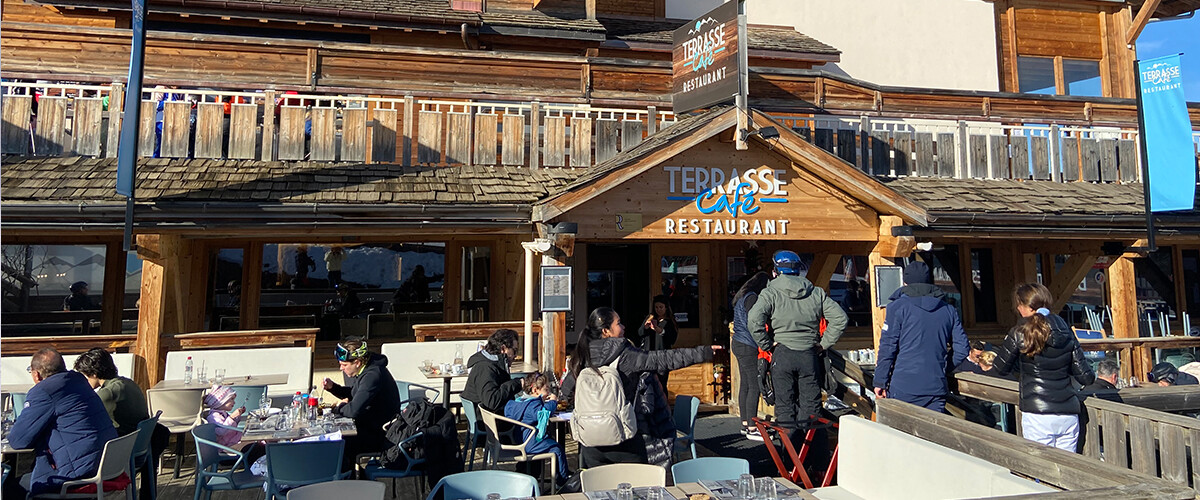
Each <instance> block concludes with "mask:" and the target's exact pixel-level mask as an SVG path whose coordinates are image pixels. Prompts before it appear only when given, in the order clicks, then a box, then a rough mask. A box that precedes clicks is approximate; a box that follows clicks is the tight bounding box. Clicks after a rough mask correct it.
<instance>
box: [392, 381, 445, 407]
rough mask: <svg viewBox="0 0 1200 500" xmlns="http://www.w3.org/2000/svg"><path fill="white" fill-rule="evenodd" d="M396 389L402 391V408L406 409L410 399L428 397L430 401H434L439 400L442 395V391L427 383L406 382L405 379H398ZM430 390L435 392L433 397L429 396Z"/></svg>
mask: <svg viewBox="0 0 1200 500" xmlns="http://www.w3.org/2000/svg"><path fill="white" fill-rule="evenodd" d="M414 388H416V389H414ZM396 390H397V391H399V392H400V401H404V402H403V403H401V404H400V409H404V407H405V406H408V400H410V399H416V398H425V399H428V400H429V402H430V403H434V402H437V400H438V398H439V397H441V395H442V391H439V390H437V389H434V388H432V387H429V386H427V385H421V384H415V383H412V382H405V381H403V380H397V381H396ZM430 392H432V393H433V397H432V398H431V397H429V393H430Z"/></svg>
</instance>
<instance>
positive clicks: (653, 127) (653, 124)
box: [646, 106, 658, 137]
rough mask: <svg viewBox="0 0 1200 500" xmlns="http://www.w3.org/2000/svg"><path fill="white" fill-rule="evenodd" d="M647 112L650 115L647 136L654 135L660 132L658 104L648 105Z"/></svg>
mask: <svg viewBox="0 0 1200 500" xmlns="http://www.w3.org/2000/svg"><path fill="white" fill-rule="evenodd" d="M646 112H647V113H649V115H648V116H647V117H646V136H647V137H649V136H652V135H654V134H655V133H657V132H658V106H647V107H646Z"/></svg>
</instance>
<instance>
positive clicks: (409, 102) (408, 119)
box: [400, 95, 417, 167]
mask: <svg viewBox="0 0 1200 500" xmlns="http://www.w3.org/2000/svg"><path fill="white" fill-rule="evenodd" d="M416 105H417V103H416V100H415V99H413V96H411V95H406V96H404V138H403V140H402V141H401V145H400V151H401V159H400V164H401V165H404V166H406V167H407V166H410V165H412V138H413V132H414V127H413V121H414V117H415V116H417V110H416V109H414V108H416Z"/></svg>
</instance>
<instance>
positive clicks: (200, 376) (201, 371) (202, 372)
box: [196, 363, 208, 384]
mask: <svg viewBox="0 0 1200 500" xmlns="http://www.w3.org/2000/svg"><path fill="white" fill-rule="evenodd" d="M207 372H208V370H206V369H205V368H204V363H201V364H200V368H197V369H196V382H199V383H201V384H207V383H208V373H207Z"/></svg>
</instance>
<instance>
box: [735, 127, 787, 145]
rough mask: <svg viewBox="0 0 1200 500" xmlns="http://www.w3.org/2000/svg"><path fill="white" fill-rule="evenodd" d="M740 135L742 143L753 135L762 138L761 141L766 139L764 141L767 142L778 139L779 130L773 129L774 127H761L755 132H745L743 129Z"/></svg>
mask: <svg viewBox="0 0 1200 500" xmlns="http://www.w3.org/2000/svg"><path fill="white" fill-rule="evenodd" d="M741 134H742V141H743V142H744V141H745V140H746V139H749V138H750V136H753V135H757V136H759V137H762V138H763V139H766V140H768V141H769V140H771V139H778V138H779V129H777V128H775V127H763V128H760V129H757V130H745V129H743V130H742V131H741Z"/></svg>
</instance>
